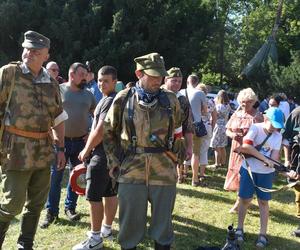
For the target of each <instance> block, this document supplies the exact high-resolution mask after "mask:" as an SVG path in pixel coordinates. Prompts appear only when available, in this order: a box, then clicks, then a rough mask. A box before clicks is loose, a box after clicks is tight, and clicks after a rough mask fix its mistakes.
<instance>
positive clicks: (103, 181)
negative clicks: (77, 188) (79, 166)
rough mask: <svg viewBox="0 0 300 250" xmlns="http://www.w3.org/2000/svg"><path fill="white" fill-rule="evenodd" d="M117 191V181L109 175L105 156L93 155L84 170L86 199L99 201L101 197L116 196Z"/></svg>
mask: <svg viewBox="0 0 300 250" xmlns="http://www.w3.org/2000/svg"><path fill="white" fill-rule="evenodd" d="M117 193H118V183H116V182H115V181H113V180H112V179H111V178H110V177H109V170H108V168H107V161H106V158H105V157H101V156H98V155H94V156H93V157H92V158H91V160H90V162H89V164H88V167H87V171H86V192H85V195H86V199H87V200H88V201H95V202H101V201H102V197H112V196H116V195H117Z"/></svg>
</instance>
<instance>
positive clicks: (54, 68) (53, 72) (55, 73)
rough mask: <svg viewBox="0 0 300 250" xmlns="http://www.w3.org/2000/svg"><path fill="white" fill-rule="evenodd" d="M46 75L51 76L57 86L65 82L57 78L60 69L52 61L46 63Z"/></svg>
mask: <svg viewBox="0 0 300 250" xmlns="http://www.w3.org/2000/svg"><path fill="white" fill-rule="evenodd" d="M46 69H47V71H48V73H49V74H50V75H51V76H52V78H53V79H55V80H56V81H58V83H59V84H61V83H64V82H66V80H65V79H63V78H62V77H61V76H59V72H60V69H59V67H58V64H57V63H56V62H54V61H51V62H48V63H47V65H46Z"/></svg>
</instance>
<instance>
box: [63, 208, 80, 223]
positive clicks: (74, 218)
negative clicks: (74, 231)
mask: <svg viewBox="0 0 300 250" xmlns="http://www.w3.org/2000/svg"><path fill="white" fill-rule="evenodd" d="M65 214H66V216H67V217H68V219H69V220H70V221H78V220H80V215H79V214H78V213H76V212H75V209H68V208H66V209H65Z"/></svg>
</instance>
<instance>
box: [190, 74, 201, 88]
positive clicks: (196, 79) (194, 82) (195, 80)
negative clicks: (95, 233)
mask: <svg viewBox="0 0 300 250" xmlns="http://www.w3.org/2000/svg"><path fill="white" fill-rule="evenodd" d="M188 78H190V79H191V84H192V85H193V86H194V87H196V85H197V84H198V83H199V77H198V76H196V75H189V76H188Z"/></svg>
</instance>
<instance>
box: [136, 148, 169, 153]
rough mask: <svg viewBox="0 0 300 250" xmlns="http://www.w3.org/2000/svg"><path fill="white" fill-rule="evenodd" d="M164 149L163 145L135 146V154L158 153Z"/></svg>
mask: <svg viewBox="0 0 300 250" xmlns="http://www.w3.org/2000/svg"><path fill="white" fill-rule="evenodd" d="M166 151H167V149H166V148H163V147H136V149H135V153H137V154H143V153H153V154H159V153H163V152H166Z"/></svg>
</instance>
